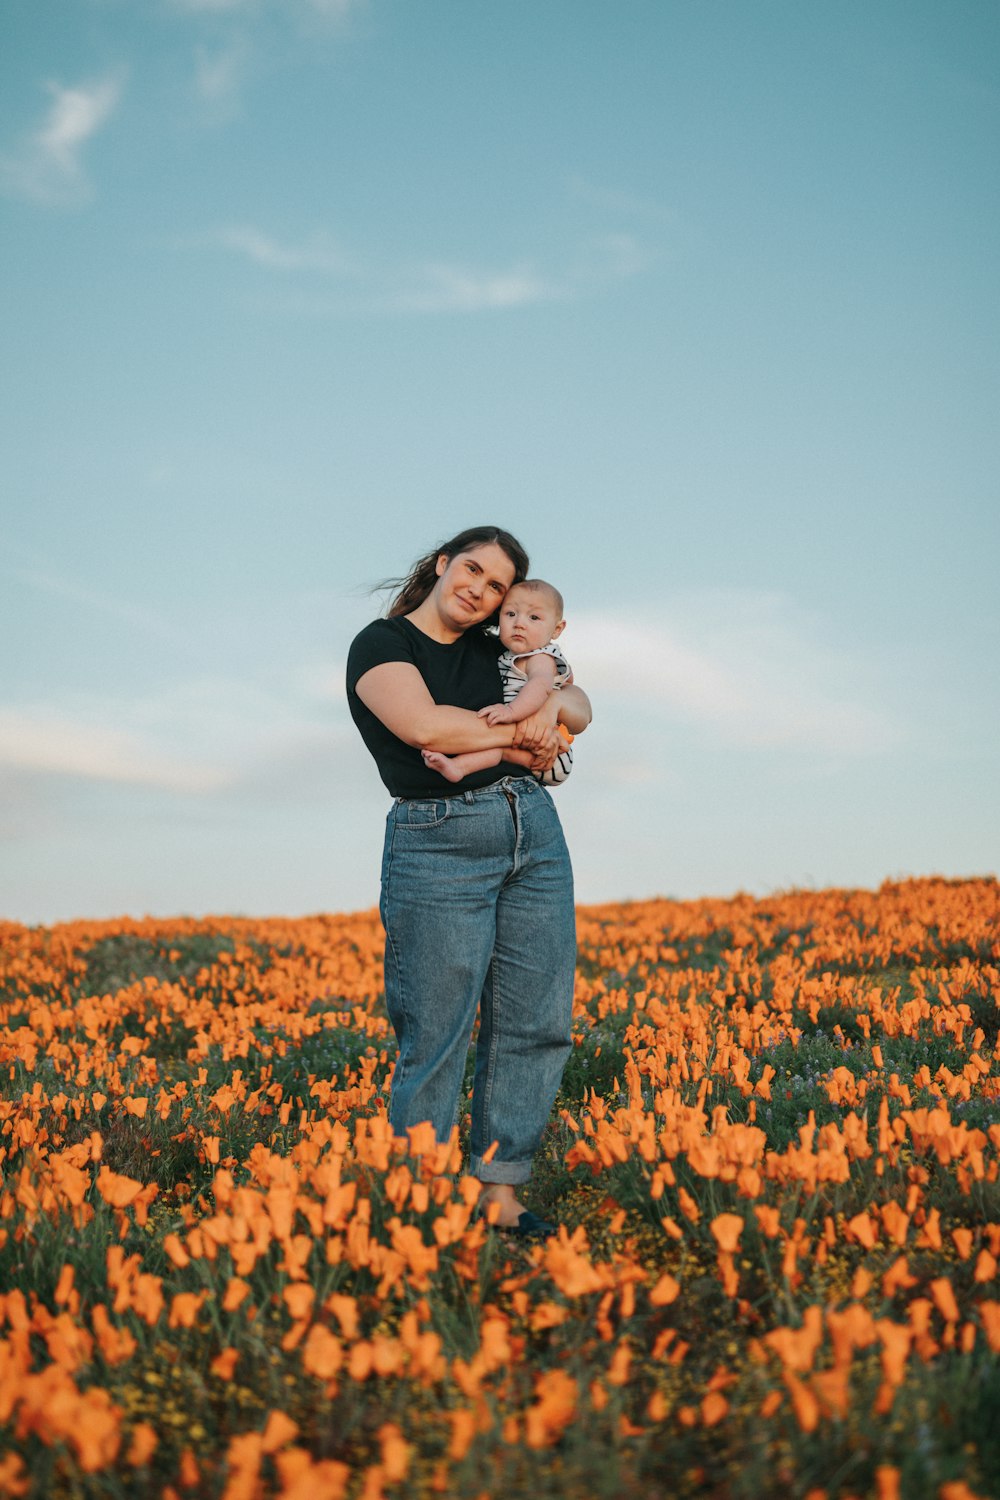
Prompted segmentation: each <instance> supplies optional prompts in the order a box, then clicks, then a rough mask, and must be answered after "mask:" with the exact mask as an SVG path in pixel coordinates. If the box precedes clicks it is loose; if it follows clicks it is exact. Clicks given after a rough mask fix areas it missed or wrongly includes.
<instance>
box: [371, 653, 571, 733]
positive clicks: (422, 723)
mask: <svg viewBox="0 0 1000 1500" xmlns="http://www.w3.org/2000/svg"><path fill="white" fill-rule="evenodd" d="M355 691H356V693H357V695H358V697H359V698H360V699H361V701H362V703H363V704H364V705H365V707H366V708H369V709H370V710H371V712H372V713H373V714H374V715H375V717H376V718H377V719H381V721H382V723H383V724H384V725H385V727H386V729H388V730H389V732H390V733H391V734H394V735H395V736H396V738H397V739H400V740H402V741H403V743H404V744H407V745H412V746H413V747H414V749H416V750H440V751H442V752H443V753H444V754H446V755H460V754H462V752H463V751H466V750H498V749H499V750H507V749H509V748H510V746H511V744H512V743H513V740H514V730H515V727H517V726H515V725H513V724H497V725H490V724H487V722H486V720H485V719H480V718H479V716H478V714H475V713H473V712H472V710H471V709H468V708H453V707H452V706H451V705H450V704H446V703H435V702H434V699H433V698H432V697H431V695H430V693H429V692H428V691H427V684H426V683H425V682H424V679H423V678H422V677H421V675H420V673H419V672H418V671H417V668H416V667H415V666H413V665H412V663H410V662H401V661H387V662H382V663H381V664H380V665H379V666H377V667H370V668H369V670H368V671H367V672H365V674H364V676H362V677H359V678H358V681H357V684H356V686H355ZM526 722H531V721H530V720H528V721H526ZM553 722H554V721H553ZM550 735H555V737H556V740H558V739H559V738H560V736H559V734H558V731H557V730H555V729H554V727H553V726H552V725H549V726H548V733H547V734H542V735H539V734H538V733H537V726H536V734H535V737H534V738H535V740H536V741H537V743H534V742H533V743H532V744H530V745H527V746H524V747H523V748H526V749H529V750H533V751H535V750H541V749H543V748H545V749H550V748H551V749H556V750H557V749H558V745H557V744H556V742H555V741H554V740H550V739H549V736H550ZM543 742H544V745H543Z"/></svg>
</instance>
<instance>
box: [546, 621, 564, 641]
mask: <svg viewBox="0 0 1000 1500" xmlns="http://www.w3.org/2000/svg"><path fill="white" fill-rule="evenodd" d="M565 629H566V621H565V620H560V621H559V624H558V625H557V626H556V628H555V630H553V632H552V634H551V635H550V636H549V640H550V641H554V640H555V639H556V637H557V636H560V635H562V633H563V631H564V630H565Z"/></svg>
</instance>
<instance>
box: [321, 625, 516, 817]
mask: <svg viewBox="0 0 1000 1500" xmlns="http://www.w3.org/2000/svg"><path fill="white" fill-rule="evenodd" d="M502 650H503V647H502V646H501V644H500V641H499V640H498V638H497V637H496V636H494V635H487V634H485V632H484V631H482V630H480V629H478V628H477V627H475V626H474V627H473V628H472V629H471V630H467V631H466V632H465V634H464V635H461V636H459V638H458V640H457V641H452V642H451V643H450V644H448V645H444V644H443V643H442V642H441V641H435V640H432V639H431V637H430V636H429V635H425V634H424V632H423V631H422V630H418V629H417V627H416V626H415V625H412V624H411V623H410V621H409V620H407V619H406V618H405V616H402V615H397V616H396V617H395V618H394V619H391V620H373V621H372V623H371V624H370V625H366V626H365V628H364V630H362V631H361V632H360V634H358V635H357V636H355V638H354V640H353V642H352V644H351V649H350V651H349V652H348V654H347V702H348V706H349V707H350V710H351V718H352V719H353V720H354V722H355V724H356V725H357V726H358V729H359V730H360V731H361V738H362V739H363V740H364V742H365V744H366V745H367V746H368V749H369V750H370V751H371V753H372V755H373V756H374V757H375V764H376V765H377V766H378V773H379V775H380V776H381V778H382V780H383V781H384V782H385V784H386V786H387V787H388V788H389V791H390V792H391V793H392V795H393V796H394V797H451V796H454V795H455V794H456V793H458V792H464V791H468V790H469V789H470V788H472V787H477V786H489V785H490V784H491V783H492V782H494V781H499V780H500V779H501V778H502V777H504V776H530V774H531V773H530V771H528V770H527V769H526V768H525V767H523V766H515V765H511V763H510V762H509V761H503V762H502V763H501V764H500V765H498V766H490V767H489V769H488V770H486V771H474V772H473V773H472V775H471V776H466V777H465V778H464V779H463V780H462V781H459V782H454V781H446V780H445V778H444V777H443V776H439V775H438V773H437V772H436V771H431V770H429V769H428V768H427V766H425V765H424V762H423V760H422V759H421V755H420V751H419V750H415V749H414V748H413V746H412V745H407V744H405V743H404V741H403V740H401V739H397V737H396V736H395V735H394V734H392V733H391V732H390V730H388V729H386V727H385V725H384V724H383V723H382V720H381V719H379V718H376V716H375V714H373V713H372V711H371V709H370V708H366V707H365V705H364V704H363V703H362V701H361V699H360V698H359V697H358V695H357V692H356V691H355V689H356V688H357V685H358V682H359V681H360V679H361V678H362V677H363V676H364V675H365V673H366V672H368V671H370V670H371V668H372V667H378V666H381V665H382V664H383V663H384V662H391V661H403V662H410V663H411V664H412V665H413V666H415V667H416V669H417V671H418V672H419V673H420V675H421V677H422V678H423V679H424V682H425V683H426V684H427V691H428V692H429V693H430V695H431V697H432V698H433V699H434V702H435V703H447V704H451V705H452V706H453V707H455V708H469V709H472V711H473V712H476V710H477V709H480V708H485V707H486V705H487V704H488V703H502V702H503V685H502V683H501V681H500V669H499V667H498V666H497V658H498V656H499V655H500V652H501V651H502Z"/></svg>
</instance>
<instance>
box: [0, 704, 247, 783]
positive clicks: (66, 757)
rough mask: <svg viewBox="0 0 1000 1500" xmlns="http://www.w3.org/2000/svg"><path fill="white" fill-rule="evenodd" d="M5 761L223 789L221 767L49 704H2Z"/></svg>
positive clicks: (112, 778) (28, 767) (93, 776)
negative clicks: (50, 707) (26, 706)
mask: <svg viewBox="0 0 1000 1500" xmlns="http://www.w3.org/2000/svg"><path fill="white" fill-rule="evenodd" d="M0 766H6V767H9V768H12V769H16V770H20V771H33V772H36V773H39V772H41V773H44V774H47V775H60V776H73V777H81V778H83V779H84V780H88V781H108V782H117V783H125V784H131V785H135V786H149V787H159V788H163V789H165V790H168V791H174V792H189V793H191V792H193V793H205V792H213V791H217V790H219V789H220V788H221V787H222V786H224V785H225V784H226V782H227V780H228V777H227V776H226V774H225V772H223V771H221V770H219V769H218V768H216V767H213V766H210V765H206V764H202V763H198V762H192V761H185V760H183V759H180V758H177V757H175V756H172V755H169V754H165V753H164V752H163V751H162V750H160V749H158V748H157V747H156V746H155V745H153V744H151V743H149V741H147V740H143V739H142V738H141V737H140V736H139V735H136V734H135V733H133V732H130V731H129V730H127V729H123V728H116V727H114V726H112V725H106V724H94V723H89V722H87V721H86V720H84V719H81V718H73V717H71V716H68V715H65V714H60V713H59V712H53V711H51V710H48V709H44V708H43V709H34V710H18V709H0Z"/></svg>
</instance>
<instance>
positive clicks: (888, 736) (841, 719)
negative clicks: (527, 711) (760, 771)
mask: <svg viewBox="0 0 1000 1500" xmlns="http://www.w3.org/2000/svg"><path fill="white" fill-rule="evenodd" d="M687 606H688V607H687V610H686V611H685V612H684V613H681V612H679V611H675V613H674V614H673V615H671V616H666V615H663V614H660V615H658V616H653V615H646V614H644V613H640V612H624V613H621V614H614V615H612V614H603V613H599V612H588V611H584V612H581V613H579V614H571V615H570V619H569V626H568V628H567V632H566V637H565V645H566V652H567V655H569V656H570V659H571V660H572V662H573V665H574V669H575V671H576V674H577V677H578V679H579V681H580V682H581V683H582V684H583V685H584V686H585V687H586V688H587V690H588V692H592V693H593V695H594V696H595V697H597V698H599V699H603V700H604V702H605V704H608V703H609V702H611V703H625V702H628V703H630V704H631V705H632V706H633V707H632V712H634V713H635V714H637V715H641V714H642V712H643V710H644V709H650V708H651V709H653V710H654V711H656V712H657V713H658V715H660V716H664V715H665V716H667V717H669V718H671V719H673V720H675V721H678V722H679V723H681V724H687V725H690V726H693V727H695V728H696V729H698V730H699V731H701V732H703V733H707V734H710V735H711V736H713V737H715V738H716V739H718V740H719V741H721V742H722V743H724V744H725V745H727V746H729V747H738V748H744V749H773V750H781V749H786V750H798V751H814V752H819V753H824V754H835V755H852V756H858V755H870V754H878V753H881V752H884V751H886V750H887V749H889V748H891V747H892V746H893V745H894V744H895V743H896V742H897V740H898V738H899V730H898V728H897V726H896V725H894V724H893V722H892V721H891V719H890V718H889V717H888V715H887V714H886V713H885V712H884V711H883V710H882V708H881V707H880V706H879V705H878V703H877V702H873V701H871V700H872V699H873V698H874V696H875V690H874V687H873V685H872V684H871V681H870V673H869V669H868V667H867V666H866V665H865V664H864V663H861V662H855V661H852V660H851V659H850V657H848V656H846V655H844V654H843V653H840V652H838V651H837V650H836V649H834V648H832V647H830V646H828V645H827V644H825V643H824V641H823V640H822V635H821V631H820V627H819V626H818V624H817V622H815V621H813V620H811V619H810V618H807V617H805V616H804V615H802V614H800V613H799V612H797V611H796V610H795V609H794V607H793V606H792V604H791V603H790V601H787V600H783V599H779V598H776V597H775V596H763V595H754V594H753V593H751V592H746V593H724V592H721V591H720V592H711V593H707V594H704V595H701V596H700V597H697V598H696V597H695V596H692V597H691V598H690V599H689V600H688V601H687Z"/></svg>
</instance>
